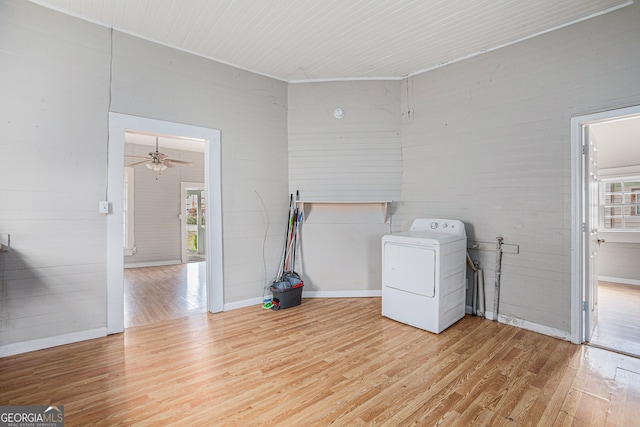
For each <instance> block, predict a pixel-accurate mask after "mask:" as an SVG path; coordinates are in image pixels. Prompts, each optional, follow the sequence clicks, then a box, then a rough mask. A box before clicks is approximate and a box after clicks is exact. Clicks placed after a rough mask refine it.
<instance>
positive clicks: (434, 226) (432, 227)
mask: <svg viewBox="0 0 640 427" xmlns="http://www.w3.org/2000/svg"><path fill="white" fill-rule="evenodd" d="M436 228H438V223H437V222H432V223H431V229H433V230H435V229H436Z"/></svg>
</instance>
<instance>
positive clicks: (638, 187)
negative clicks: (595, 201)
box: [600, 176, 640, 231]
mask: <svg viewBox="0 0 640 427" xmlns="http://www.w3.org/2000/svg"><path fill="white" fill-rule="evenodd" d="M600 228H601V229H602V230H605V231H614V230H619V231H640V177H639V176H634V177H624V178H620V177H616V178H606V179H603V180H602V181H601V182H600Z"/></svg>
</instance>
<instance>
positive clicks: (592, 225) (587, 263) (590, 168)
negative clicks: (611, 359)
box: [582, 126, 600, 341]
mask: <svg viewBox="0 0 640 427" xmlns="http://www.w3.org/2000/svg"><path fill="white" fill-rule="evenodd" d="M582 140H583V142H584V145H583V147H584V149H583V156H582V158H583V165H584V169H583V170H584V176H583V178H584V189H583V191H584V210H583V212H584V306H583V309H584V311H585V312H584V322H585V323H584V333H585V337H584V340H585V341H589V340H591V336H593V332H594V331H595V329H596V325H597V324H598V249H599V245H600V239H599V238H598V227H599V226H600V224H599V209H600V206H599V194H600V192H599V189H598V168H597V156H598V150H597V148H598V147H597V145H596V141H595V140H594V139H592V138H590V136H589V127H588V126H583V127H582Z"/></svg>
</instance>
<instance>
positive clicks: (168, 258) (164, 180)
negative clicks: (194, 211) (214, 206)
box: [124, 143, 204, 266]
mask: <svg viewBox="0 0 640 427" xmlns="http://www.w3.org/2000/svg"><path fill="white" fill-rule="evenodd" d="M153 150H154V148H152V147H149V146H147V145H140V144H128V143H127V144H125V164H129V163H130V162H136V161H140V160H141V159H140V158H127V157H126V154H129V155H132V156H145V155H147V153H149V151H153ZM160 152H162V153H164V154H166V155H167V156H168V157H169V158H170V159H175V160H184V161H187V162H192V163H193V166H181V165H176V166H175V167H173V168H168V169H166V170H165V171H163V172H162V173H161V174H160V175H158V173H157V172H152V171H150V170H148V169H147V168H146V167H145V165H144V164H142V165H139V166H136V167H135V169H134V174H135V179H134V183H135V190H134V215H135V221H134V223H135V226H134V234H135V238H134V244H135V246H136V253H135V254H134V255H132V256H127V257H125V258H124V263H125V266H126V265H132V264H134V265H138V264H143V265H144V264H150V265H156V264H161V263H165V264H178V263H180V262H182V230H181V228H182V222H181V220H180V218H179V217H178V215H179V214H180V213H181V212H182V203H183V201H182V199H181V183H182V182H204V153H199V152H194V151H187V150H175V149H170V148H162V147H160Z"/></svg>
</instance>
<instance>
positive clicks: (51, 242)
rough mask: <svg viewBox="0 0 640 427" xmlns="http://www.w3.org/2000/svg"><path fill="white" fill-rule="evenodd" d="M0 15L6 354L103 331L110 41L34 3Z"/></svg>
mask: <svg viewBox="0 0 640 427" xmlns="http://www.w3.org/2000/svg"><path fill="white" fill-rule="evenodd" d="M0 11H1V12H0V28H2V30H1V31H0V63H1V64H2V66H0V92H1V93H2V94H3V95H2V97H1V99H0V116H2V118H3V119H2V120H1V121H0V135H1V138H0V160H1V167H0V234H11V250H10V251H9V252H6V253H0V347H4V346H6V345H7V344H10V343H19V342H23V341H27V340H34V339H35V340H37V339H44V338H47V337H52V336H58V335H64V334H75V333H79V332H81V331H85V330H95V329H101V328H104V327H105V324H106V304H105V297H106V288H105V280H106V278H105V222H104V216H102V215H100V214H99V213H98V201H99V200H104V198H105V184H106V181H105V171H106V155H107V151H106V147H105V145H104V141H105V140H106V134H107V123H106V108H107V105H108V91H106V90H105V88H106V87H107V85H108V81H109V53H108V52H109V51H108V49H109V37H108V32H106V31H105V30H104V29H103V28H100V27H97V26H95V25H91V24H88V23H86V22H82V21H78V20H73V19H70V18H69V17H68V16H65V15H62V14H59V13H55V12H52V11H50V10H47V9H44V8H41V7H37V6H34V5H33V4H31V3H25V2H17V1H14V2H2V3H0ZM70 21H73V22H74V24H72V25H69V22H70Z"/></svg>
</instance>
